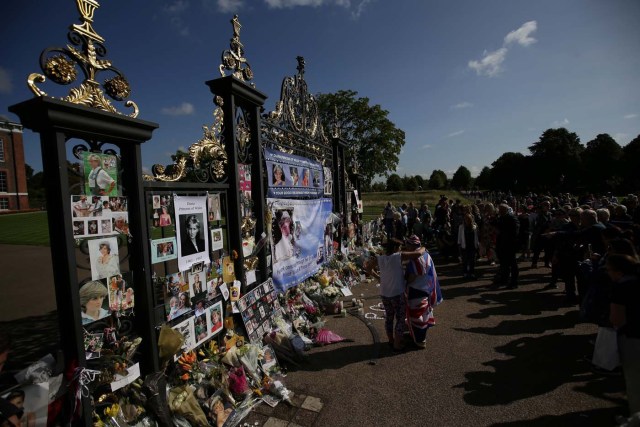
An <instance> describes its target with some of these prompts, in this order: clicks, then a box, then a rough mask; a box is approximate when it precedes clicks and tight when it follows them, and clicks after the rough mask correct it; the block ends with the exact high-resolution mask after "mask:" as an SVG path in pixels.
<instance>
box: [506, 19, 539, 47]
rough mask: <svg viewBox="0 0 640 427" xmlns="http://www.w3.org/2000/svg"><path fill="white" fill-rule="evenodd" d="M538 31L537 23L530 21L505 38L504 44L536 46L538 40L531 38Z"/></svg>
mask: <svg viewBox="0 0 640 427" xmlns="http://www.w3.org/2000/svg"><path fill="white" fill-rule="evenodd" d="M537 29H538V23H537V22H536V21H529V22H525V23H524V24H522V26H521V27H520V28H518V29H517V30H513V31H511V32H510V33H509V34H507V35H506V36H505V38H504V44H505V45H508V44H511V43H514V42H515V43H518V44H519V45H521V46H525V47H526V46H529V45H532V44H534V43H535V42H536V41H537V40H536V39H534V38H533V37H531V33H533V32H535V31H536V30H537Z"/></svg>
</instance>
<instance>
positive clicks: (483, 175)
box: [475, 166, 492, 190]
mask: <svg viewBox="0 0 640 427" xmlns="http://www.w3.org/2000/svg"><path fill="white" fill-rule="evenodd" d="M475 185H476V187H478V188H479V189H480V190H486V189H489V188H492V187H491V169H490V168H489V166H485V167H483V168H482V170H481V171H480V174H479V175H478V177H477V178H476V182H475Z"/></svg>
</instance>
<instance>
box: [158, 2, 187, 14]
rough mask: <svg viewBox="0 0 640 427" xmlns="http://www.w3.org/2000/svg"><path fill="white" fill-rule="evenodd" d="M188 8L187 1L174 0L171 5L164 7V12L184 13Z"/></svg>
mask: <svg viewBox="0 0 640 427" xmlns="http://www.w3.org/2000/svg"><path fill="white" fill-rule="evenodd" d="M188 7H189V2H188V1H187V0H175V1H174V2H173V3H171V4H169V5H167V6H165V7H164V10H165V11H167V12H169V13H180V12H184V11H185V10H186V9H187V8H188Z"/></svg>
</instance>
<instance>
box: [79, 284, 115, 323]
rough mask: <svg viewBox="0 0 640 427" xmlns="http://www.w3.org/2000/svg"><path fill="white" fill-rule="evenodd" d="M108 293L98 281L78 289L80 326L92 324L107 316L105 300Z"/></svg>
mask: <svg viewBox="0 0 640 427" xmlns="http://www.w3.org/2000/svg"><path fill="white" fill-rule="evenodd" d="M108 293H109V291H108V290H107V287H106V286H105V285H104V284H103V283H102V282H101V281H99V280H93V281H91V282H88V283H85V284H84V285H82V286H81V287H80V309H81V313H80V314H81V316H82V324H83V325H86V324H88V323H93V322H95V321H96V320H100V319H102V318H104V317H107V316H108V315H109V310H107V308H106V307H104V306H105V305H107V304H105V298H106V297H107V295H108Z"/></svg>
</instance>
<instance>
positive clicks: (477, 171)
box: [469, 166, 482, 176]
mask: <svg viewBox="0 0 640 427" xmlns="http://www.w3.org/2000/svg"><path fill="white" fill-rule="evenodd" d="M469 172H471V176H478V175H480V172H482V168H481V167H480V166H471V167H469Z"/></svg>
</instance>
